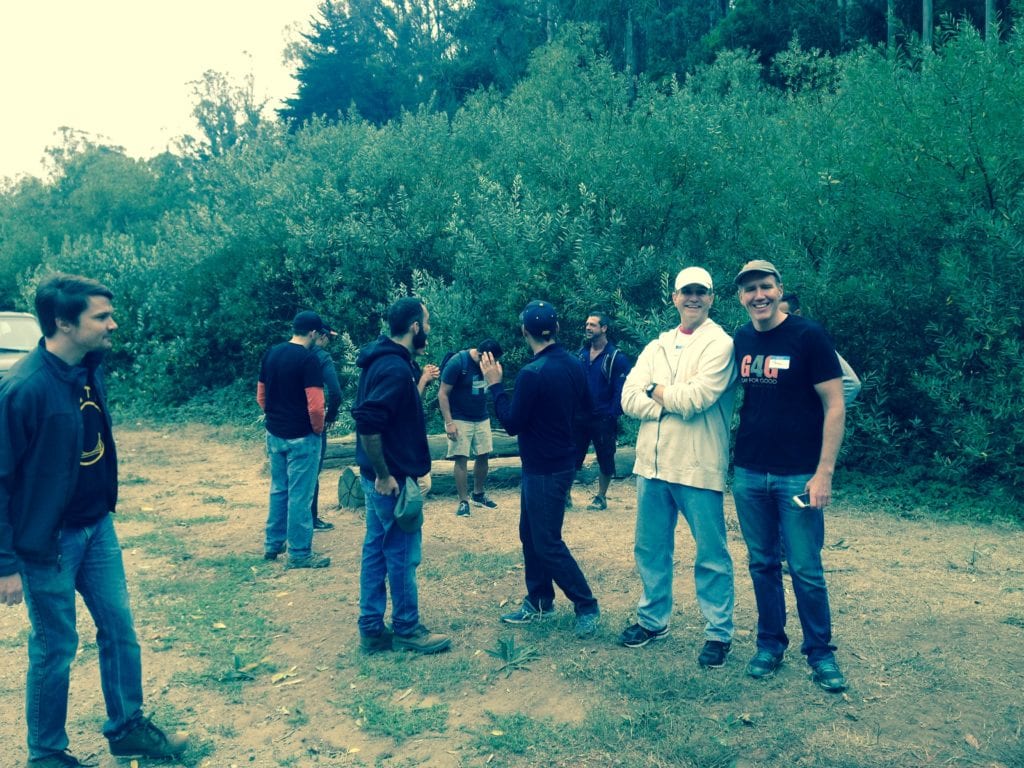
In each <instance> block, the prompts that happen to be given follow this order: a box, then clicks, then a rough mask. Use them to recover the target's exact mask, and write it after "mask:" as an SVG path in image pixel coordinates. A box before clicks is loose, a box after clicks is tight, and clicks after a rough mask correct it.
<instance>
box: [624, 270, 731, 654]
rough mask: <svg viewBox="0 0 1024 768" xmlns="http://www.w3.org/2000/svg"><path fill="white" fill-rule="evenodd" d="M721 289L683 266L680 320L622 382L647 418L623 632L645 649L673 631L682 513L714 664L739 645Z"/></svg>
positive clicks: (675, 296)
mask: <svg viewBox="0 0 1024 768" xmlns="http://www.w3.org/2000/svg"><path fill="white" fill-rule="evenodd" d="M714 296H715V286H714V281H713V280H712V279H711V275H710V274H709V273H708V271H707V270H706V269H703V268H701V267H687V268H686V269H684V270H682V271H681V272H680V273H679V274H678V275H677V276H676V280H675V290H673V291H672V303H673V304H674V305H675V308H676V310H677V311H678V312H679V325H678V326H677V327H675V328H672V329H670V330H668V331H665V332H664V333H662V334H661V335H659V336H658V338H656V339H655V340H654V341H652V342H651V343H650V344H648V345H647V347H646V348H645V349H644V351H643V352H641V353H640V357H639V358H638V359H637V361H636V365H635V366H634V367H633V370H632V371H631V372H630V374H629V375H628V376H627V377H626V383H625V385H624V386H623V388H622V410H623V411H624V412H625V413H627V414H629V415H630V416H633V417H635V418H637V419H640V431H639V432H638V433H637V441H636V464H635V465H634V467H633V472H634V474H636V476H637V517H636V542H635V545H634V554H635V556H636V564H637V569H638V570H639V571H640V580H641V582H642V583H643V588H644V592H643V596H642V597H641V598H640V603H639V605H638V606H637V623H636V624H633V625H632V626H630V627H628V628H627V629H626V630H625V631H624V632H623V633H622V636H621V638H620V642H621V643H622V644H623V645H625V646H627V647H629V648H639V647H641V646H644V645H647V644H648V643H649V642H651V641H652V640H657V639H660V638H663V637H665V636H666V635H667V634H668V625H669V619H670V618H671V616H672V572H673V567H672V561H673V554H674V548H675V529H676V522H677V520H678V517H679V515H680V514H682V515H683V517H684V518H685V519H686V522H687V524H688V525H689V526H690V532H691V533H692V534H693V538H694V541H695V543H696V553H695V556H694V568H693V571H694V582H695V585H696V590H697V603H698V605H699V606H700V610H701V613H703V615H704V619H705V621H706V624H705V627H704V635H705V643H704V646H703V648H702V649H701V652H700V654H699V656H698V657H697V662H698V664H700V666H702V667H704V668H712V669H714V668H718V667H721V666H723V665H724V664H725V659H726V656H727V655H728V654H729V651H730V650H731V649H732V635H733V619H732V615H733V600H734V597H733V594H734V593H733V569H732V558H731V557H730V556H729V550H728V547H727V546H726V531H725V516H724V513H723V498H724V493H725V477H726V470H727V468H728V466H729V425H730V423H731V421H732V410H733V392H734V390H733V382H734V380H735V364H734V361H733V346H732V339H731V338H729V335H728V334H727V333H726V332H725V331H724V330H723V329H722V327H721V326H720V325H718V323H716V322H715V321H714V320H712V319H710V317H709V316H708V314H709V312H710V310H711V305H712V303H713V302H714Z"/></svg>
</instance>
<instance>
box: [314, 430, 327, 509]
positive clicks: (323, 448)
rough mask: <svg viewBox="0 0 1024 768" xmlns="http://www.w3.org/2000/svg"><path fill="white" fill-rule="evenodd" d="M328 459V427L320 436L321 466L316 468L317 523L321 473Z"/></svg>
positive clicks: (315, 497) (315, 504)
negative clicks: (325, 460)
mask: <svg viewBox="0 0 1024 768" xmlns="http://www.w3.org/2000/svg"><path fill="white" fill-rule="evenodd" d="M326 458H327V427H326V426H325V427H324V431H323V433H322V434H321V435H320V464H319V465H317V468H316V485H314V486H313V507H312V510H313V522H314V523H315V522H316V521H317V520H319V519H320V514H319V513H318V512H317V509H318V506H317V505H318V504H319V502H320V473H321V472H323V470H324V459H326Z"/></svg>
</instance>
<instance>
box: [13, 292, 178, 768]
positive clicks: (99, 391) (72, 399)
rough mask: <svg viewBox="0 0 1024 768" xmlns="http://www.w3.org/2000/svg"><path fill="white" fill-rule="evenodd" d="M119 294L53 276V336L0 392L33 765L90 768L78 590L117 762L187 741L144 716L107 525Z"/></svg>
mask: <svg viewBox="0 0 1024 768" xmlns="http://www.w3.org/2000/svg"><path fill="white" fill-rule="evenodd" d="M112 298H113V294H112V293H111V292H110V290H109V289H107V288H106V287H104V286H102V285H100V284H99V283H97V282H96V281H95V280H90V279H88V278H85V277H79V276H75V275H55V276H53V277H50V278H48V279H46V280H44V281H43V282H42V283H41V284H40V285H39V288H38V290H37V291H36V299H35V304H36V314H37V315H38V317H39V323H40V325H41V327H42V330H43V334H44V337H43V339H42V340H40V342H39V346H38V347H37V348H36V349H35V350H33V351H32V352H31V353H29V355H28V356H27V357H25V358H24V359H22V360H21V361H20V362H19V363H18V364H17V365H15V367H14V368H13V369H11V372H10V374H9V375H8V376H7V377H6V378H4V379H3V381H2V382H0V425H2V426H0V603H4V604H5V605H17V604H18V603H20V602H21V600H22V597H24V600H25V604H26V606H27V607H28V615H29V620H30V621H31V623H32V634H31V635H30V636H29V641H28V655H29V667H28V677H27V685H26V719H27V726H28V753H29V760H28V766H29V767H30V768H61V767H64V766H72V767H73V766H80V765H82V763H81V762H79V761H78V760H77V759H76V758H75V757H74V756H72V755H71V754H70V753H68V751H67V749H68V735H67V730H66V728H65V723H66V720H67V703H68V685H69V678H70V674H69V673H70V666H71V662H72V660H73V659H74V658H75V652H76V650H77V648H78V634H77V632H76V628H75V623H76V622H75V591H76V590H77V591H78V592H79V593H81V595H82V598H83V599H84V601H85V604H86V606H87V607H88V609H89V612H90V614H92V617H93V621H94V622H95V624H96V629H97V633H96V645H97V649H98V652H99V665H100V682H101V685H102V688H103V698H104V701H105V702H106V709H107V721H106V723H105V724H104V725H103V734H104V736H106V737H107V739H108V740H109V743H110V751H111V753H113V754H114V755H117V756H121V757H148V758H157V757H172V756H175V755H178V754H180V753H182V752H183V751H184V750H185V748H186V746H187V742H188V739H187V737H185V736H184V735H182V734H172V735H170V736H168V735H166V734H164V733H163V731H161V730H160V729H159V728H157V727H156V726H155V725H153V724H152V723H151V722H150V721H149V718H147V717H144V716H143V714H142V660H141V652H140V649H139V643H138V641H137V639H136V636H135V626H134V621H133V619H132V612H131V606H130V605H129V600H128V588H127V585H126V583H125V573H124V564H123V562H122V559H121V546H120V544H119V543H118V540H117V534H116V533H115V531H114V524H113V521H112V519H111V516H112V514H113V511H114V506H115V504H116V502H117V455H116V452H115V449H114V440H113V434H112V432H111V420H110V412H109V411H108V410H107V405H106V402H105V400H106V398H105V391H104V387H103V378H102V376H101V375H100V371H99V368H98V366H99V362H100V358H101V357H102V356H103V353H104V352H105V351H106V350H108V349H110V346H111V334H112V333H113V331H114V330H116V328H117V323H115V322H114V318H113V312H114V309H113V305H112V304H111V299H112Z"/></svg>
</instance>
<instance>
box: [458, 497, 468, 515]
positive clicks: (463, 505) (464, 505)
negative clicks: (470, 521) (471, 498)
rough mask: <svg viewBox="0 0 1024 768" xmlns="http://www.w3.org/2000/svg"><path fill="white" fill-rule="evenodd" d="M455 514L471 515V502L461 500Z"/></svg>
mask: <svg viewBox="0 0 1024 768" xmlns="http://www.w3.org/2000/svg"><path fill="white" fill-rule="evenodd" d="M455 514H456V515H457V516H458V517H469V515H470V511H469V502H468V501H460V502H459V508H458V509H456V510H455Z"/></svg>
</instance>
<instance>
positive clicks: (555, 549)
mask: <svg viewBox="0 0 1024 768" xmlns="http://www.w3.org/2000/svg"><path fill="white" fill-rule="evenodd" d="M574 474H575V472H574V471H573V470H571V469H568V470H565V471H564V472H555V473H553V474H550V475H534V474H528V473H526V472H524V473H523V479H522V485H521V487H520V497H519V498H520V512H519V539H520V541H522V542H523V561H524V564H525V571H526V594H527V597H528V598H529V600H530V602H531V603H532V604H533V605H535V606H537V607H538V608H545V609H546V608H547V607H548V606H550V605H551V604H552V602H554V599H555V587H554V585H555V584H557V585H558V588H559V589H561V590H562V592H564V593H565V596H566V597H567V598H569V599H570V600H571V601H572V604H573V606H575V609H576V614H577V615H580V614H586V613H595V612H597V600H596V599H595V598H594V594H593V593H592V592H591V591H590V585H589V584H587V579H586V577H585V576H584V575H583V571H581V570H580V567H579V565H578V564H577V563H576V560H575V559H574V558H573V556H572V553H571V552H569V547H567V546H566V544H565V542H564V541H562V522H563V520H564V519H565V495H566V493H567V492H568V491H569V485H570V484H571V483H572V478H573V475H574Z"/></svg>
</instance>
